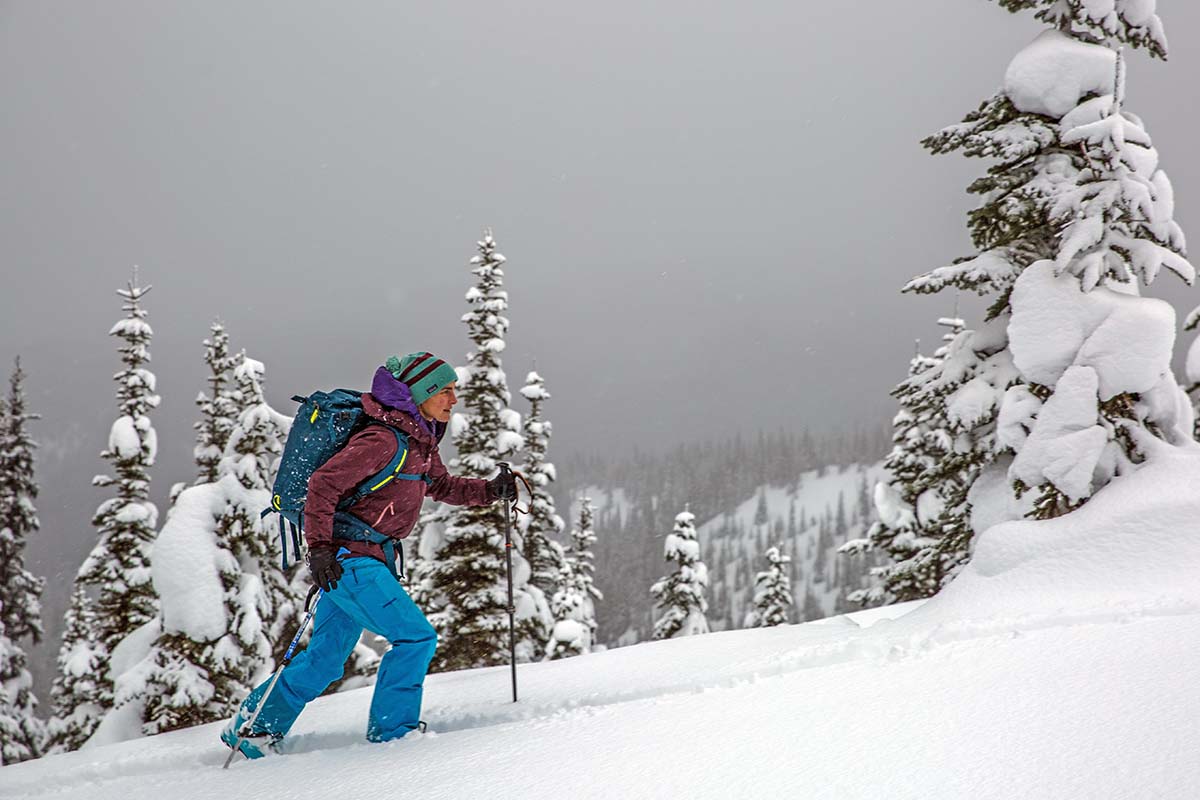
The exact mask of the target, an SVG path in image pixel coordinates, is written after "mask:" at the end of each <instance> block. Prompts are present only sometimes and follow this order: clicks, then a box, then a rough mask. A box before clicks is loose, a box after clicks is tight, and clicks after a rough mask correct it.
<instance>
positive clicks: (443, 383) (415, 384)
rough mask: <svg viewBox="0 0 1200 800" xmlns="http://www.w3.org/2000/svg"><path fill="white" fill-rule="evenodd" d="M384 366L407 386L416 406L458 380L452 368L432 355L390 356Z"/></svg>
mask: <svg viewBox="0 0 1200 800" xmlns="http://www.w3.org/2000/svg"><path fill="white" fill-rule="evenodd" d="M385 366H386V367H387V370H388V372H390V373H392V377H393V378H395V379H396V380H398V381H400V382H401V383H403V384H405V385H406V386H408V388H409V391H411V392H412V396H413V401H414V402H415V403H416V404H417V405H420V404H421V403H424V402H425V401H426V400H428V399H429V398H431V397H433V396H434V395H435V394H437V393H438V392H440V391H441V390H442V389H445V388H446V387H447V386H448V385H449V384H451V383H453V382H454V381H456V380H458V373H457V372H455V371H454V367H452V366H450V365H449V364H447V363H446V362H445V361H443V360H442V359H440V358H438V357H437V356H435V355H434V354H433V353H409V354H408V355H406V356H405V357H404V358H397V357H396V356H392V357H391V358H389V359H388V360H387V364H385Z"/></svg>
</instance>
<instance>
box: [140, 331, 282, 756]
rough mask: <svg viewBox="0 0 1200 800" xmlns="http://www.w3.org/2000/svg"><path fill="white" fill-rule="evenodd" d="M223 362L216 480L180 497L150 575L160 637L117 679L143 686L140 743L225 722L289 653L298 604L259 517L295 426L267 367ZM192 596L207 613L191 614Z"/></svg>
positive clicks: (239, 360)
mask: <svg viewBox="0 0 1200 800" xmlns="http://www.w3.org/2000/svg"><path fill="white" fill-rule="evenodd" d="M229 363H230V365H231V366H230V369H229V375H228V378H229V380H230V381H232V382H233V388H231V389H229V390H225V391H224V396H225V397H226V398H229V399H230V400H231V401H233V402H236V404H237V405H236V406H234V407H233V409H232V410H233V419H234V425H233V427H232V428H231V429H230V430H229V431H228V432H227V434H226V435H225V443H224V446H223V452H222V454H221V458H220V459H219V460H218V461H217V464H216V479H215V480H214V481H211V482H208V483H201V484H197V485H195V486H192V487H190V488H188V489H187V490H185V491H184V492H183V493H182V494H181V495H180V496H179V500H178V502H177V504H176V505H175V507H174V508H173V509H172V511H171V512H170V514H169V515H168V519H167V523H166V524H165V525H164V526H163V529H162V531H161V532H160V534H159V543H160V551H159V554H158V556H157V558H156V559H155V565H154V578H155V585H156V587H158V589H159V593H160V595H161V596H162V610H163V614H162V617H163V624H162V631H161V633H160V634H159V635H158V637H157V639H156V640H155V642H154V646H153V647H152V649H151V651H150V653H149V655H148V656H147V657H146V659H145V662H146V663H145V664H143V665H139V666H138V668H137V669H136V671H132V672H131V674H130V675H129V676H128V677H127V678H119V679H118V684H121V683H123V682H124V681H125V680H128V681H129V682H133V681H141V682H143V683H144V686H145V689H144V707H143V711H142V720H143V725H142V730H143V732H144V733H146V734H154V733H160V732H163V731H169V730H176V729H178V728H183V727H189V726H192V725H199V724H202V723H206V722H212V721H215V720H219V719H224V718H225V717H228V716H229V715H230V714H231V713H232V712H233V711H234V709H235V708H236V706H237V704H238V703H239V702H240V701H241V699H242V697H244V696H245V694H246V693H248V692H249V690H250V689H251V688H252V686H253V685H254V684H255V683H256V682H257V681H258V680H259V679H261V678H262V677H264V676H265V674H267V673H268V672H269V671H270V669H271V667H272V666H273V665H274V663H275V657H276V655H278V653H277V652H275V651H279V650H281V649H282V648H284V647H286V646H287V643H288V642H286V641H282V640H283V638H284V637H285V636H287V637H288V639H289V640H290V635H291V630H290V623H293V622H294V621H295V618H296V617H297V615H298V611H299V608H300V606H301V604H302V598H301V597H297V591H298V590H297V589H296V588H295V587H293V586H292V585H291V583H290V582H289V576H288V574H285V573H284V571H283V569H282V566H281V553H280V550H279V546H278V545H277V544H276V543H277V542H278V537H277V536H276V535H275V531H274V530H271V531H268V530H264V527H263V522H262V518H261V516H260V513H259V512H260V511H261V510H262V509H263V508H266V507H267V506H268V505H269V504H270V487H271V480H272V476H273V474H274V469H275V464H276V462H277V459H278V458H279V456H280V454H281V452H282V449H283V442H284V440H285V439H286V438H287V433H288V430H289V428H290V424H291V420H290V419H288V418H287V417H285V416H283V415H281V414H279V413H278V412H276V411H275V410H274V409H273V408H272V407H271V406H270V405H269V404H268V403H267V401H266V399H265V396H264V393H263V375H264V371H265V370H264V367H263V364H262V362H260V361H257V360H255V359H251V358H248V357H247V356H246V354H245V352H244V351H243V352H241V353H239V354H238V355H237V356H235V357H233V358H232V359H229ZM217 391H218V390H216V389H214V392H217ZM291 569H292V570H296V571H300V572H302V571H303V569H302V568H300V567H296V566H293V567H291ZM202 581H203V582H204V583H203V584H202V583H201V582H202ZM198 585H201V586H202V588H197V586H198ZM299 591H301V592H302V591H303V590H302V589H300V590H299ZM198 594H202V595H203V599H202V601H203V602H204V603H208V604H210V605H209V607H208V608H209V613H205V614H198V613H195V611H194V607H195V605H196V604H197V602H200V599H199V598H198V597H197V595H198ZM126 694H127V695H132V692H127V693H126Z"/></svg>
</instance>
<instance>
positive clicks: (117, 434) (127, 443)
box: [108, 415, 142, 460]
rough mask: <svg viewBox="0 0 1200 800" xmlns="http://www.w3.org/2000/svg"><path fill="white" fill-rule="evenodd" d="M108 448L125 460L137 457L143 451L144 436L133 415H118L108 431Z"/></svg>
mask: <svg viewBox="0 0 1200 800" xmlns="http://www.w3.org/2000/svg"><path fill="white" fill-rule="evenodd" d="M108 450H109V452H110V453H116V454H117V456H118V457H119V458H121V459H123V460H129V459H133V458H137V456H138V454H139V453H141V452H142V438H141V436H140V435H139V434H138V429H137V425H136V424H134V421H133V417H130V416H128V415H125V416H121V417H117V419H116V421H115V422H113V424H112V429H111V430H110V431H109V433H108Z"/></svg>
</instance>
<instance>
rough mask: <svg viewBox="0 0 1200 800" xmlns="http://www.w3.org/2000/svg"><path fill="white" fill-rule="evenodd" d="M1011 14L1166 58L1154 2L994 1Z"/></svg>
mask: <svg viewBox="0 0 1200 800" xmlns="http://www.w3.org/2000/svg"><path fill="white" fill-rule="evenodd" d="M997 2H999V3H1000V5H1001V6H1002V7H1003V8H1007V9H1008V10H1009V11H1011V12H1013V13H1017V12H1019V11H1027V10H1029V11H1036V12H1037V13H1036V14H1035V16H1036V17H1037V18H1038V19H1040V20H1042V21H1043V22H1047V23H1049V24H1050V25H1052V26H1053V27H1055V28H1058V29H1059V30H1062V31H1065V32H1069V33H1071V35H1072V36H1075V37H1076V38H1078V39H1081V40H1082V41H1090V42H1098V43H1106V42H1120V43H1122V44H1128V45H1130V46H1132V47H1144V48H1146V49H1147V50H1148V51H1149V52H1150V54H1151V55H1153V56H1156V57H1158V58H1161V59H1164V60H1165V59H1166V57H1167V37H1166V33H1164V31H1163V24H1162V20H1161V19H1159V18H1158V15H1157V14H1155V13H1153V12H1154V2H1153V1H1152V2H1149V3H1147V2H1146V0H1107V2H1099V3H1097V2H1094V0H1093V1H1092V2H1089V0H997Z"/></svg>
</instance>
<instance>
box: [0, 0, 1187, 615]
mask: <svg viewBox="0 0 1200 800" xmlns="http://www.w3.org/2000/svg"><path fill="white" fill-rule="evenodd" d="M1159 6H1160V7H1159V11H1160V13H1161V14H1162V16H1163V18H1164V20H1165V22H1166V25H1167V30H1168V33H1169V36H1170V40H1171V54H1172V56H1171V61H1170V62H1169V63H1167V64H1161V63H1159V62H1151V61H1150V60H1149V59H1148V58H1146V57H1145V56H1144V55H1143V54H1141V53H1136V54H1134V55H1133V56H1132V57H1131V64H1130V75H1129V101H1128V104H1127V106H1128V108H1130V109H1131V110H1134V111H1135V112H1137V113H1139V114H1140V115H1141V116H1142V117H1143V118H1144V119H1145V120H1146V123H1147V126H1148V129H1149V131H1150V133H1151V135H1152V136H1153V137H1154V140H1155V143H1156V145H1157V146H1158V148H1159V150H1160V151H1161V154H1162V164H1163V166H1164V168H1165V169H1166V170H1167V171H1168V173H1169V174H1170V176H1171V177H1172V179H1173V181H1174V184H1175V187H1176V192H1177V198H1178V208H1177V215H1176V217H1177V219H1178V221H1179V222H1180V223H1181V224H1182V225H1183V228H1184V231H1185V232H1186V233H1190V234H1192V235H1193V236H1195V237H1200V211H1198V208H1200V203H1198V201H1197V197H1200V159H1198V158H1197V156H1196V155H1195V149H1194V148H1195V142H1196V139H1195V131H1196V130H1197V127H1198V126H1197V116H1198V114H1200V112H1198V111H1197V109H1196V104H1195V102H1194V96H1195V85H1194V81H1195V79H1196V77H1197V76H1198V75H1200V67H1198V57H1197V49H1198V47H1200V8H1198V7H1197V4H1196V3H1194V2H1166V1H1165V0H1164V2H1163V3H1160V4H1159ZM1040 30H1042V25H1041V24H1040V23H1037V22H1036V21H1035V20H1034V19H1033V18H1032V15H1029V14H1024V15H1019V16H1014V15H1010V14H1008V13H1007V12H1005V11H1003V10H1002V9H1000V8H999V7H998V6H997V5H996V4H995V3H992V2H986V1H985V0H923V1H922V2H903V3H902V2H887V1H885V0H838V2H795V1H794V0H789V1H788V2H784V1H783V0H778V1H776V2H743V3H736V4H735V3H727V2H711V1H709V0H701V1H699V2H698V1H697V0H689V1H688V2H682V1H680V2H658V3H644V2H633V1H632V0H612V1H610V2H605V3H589V4H586V5H585V4H581V3H563V2H537V3H512V2H494V1H493V2H488V3H475V4H468V3H404V4H400V3H393V4H387V3H363V2H327V3H312V2H306V3H295V2H238V3H233V2H186V3H185V2H161V0H153V1H151V0H147V1H146V2H125V1H123V0H122V1H113V0H110V2H106V3H85V2H71V3H68V2H56V1H52V0H46V1H45V2H43V1H41V0H39V1H37V2H35V1H34V0H27V1H26V2H8V3H4V4H3V5H0V107H2V108H3V115H2V117H0V148H2V150H3V153H4V158H3V159H0V204H2V206H0V248H2V250H0V253H2V254H3V270H4V273H3V274H4V283H3V290H2V293H0V359H3V361H4V362H6V363H7V362H9V360H10V359H11V358H12V357H13V356H15V355H17V354H20V355H21V356H22V358H23V359H24V362H25V366H26V368H27V370H28V372H29V374H30V377H29V382H28V389H29V396H30V404H31V407H32V408H33V410H36V411H38V412H39V413H41V414H42V415H43V417H44V419H43V420H42V421H41V422H40V423H38V424H37V425H36V426H35V427H34V435H35V437H36V438H37V439H38V440H39V441H40V442H41V444H42V450H41V451H40V453H39V461H38V465H39V477H40V479H41V486H42V491H43V495H42V498H41V499H40V500H39V503H38V506H39V510H40V512H41V514H40V516H41V519H42V522H43V537H42V539H41V540H40V541H38V542H34V543H32V544H31V547H30V559H31V563H32V565H33V566H34V568H35V569H36V570H38V571H39V572H40V573H41V574H48V575H51V576H52V580H57V581H59V582H60V583H61V582H69V580H70V579H71V577H72V576H73V574H74V570H75V568H76V566H77V565H78V563H79V562H80V560H81V559H82V557H83V556H84V554H85V553H86V552H87V550H88V549H90V548H91V546H92V544H93V543H94V531H93V530H92V529H91V527H90V526H89V519H90V516H91V514H92V512H93V511H94V509H95V506H96V504H97V502H99V500H100V499H102V497H103V495H102V494H101V493H99V492H97V491H96V490H93V489H91V488H90V486H89V482H90V479H91V476H92V475H94V474H95V473H96V472H99V471H101V470H102V469H104V466H105V465H104V464H103V462H102V461H101V460H100V459H99V458H98V453H99V451H100V450H101V449H102V448H103V446H104V442H105V438H106V436H107V431H108V427H109V425H110V424H111V422H112V420H113V418H114V416H115V408H116V403H115V399H114V396H113V392H114V385H113V383H112V382H111V380H110V379H111V376H112V374H113V372H115V371H116V369H118V368H119V364H118V360H117V355H116V351H115V344H116V342H115V341H114V340H112V339H110V338H109V337H107V336H106V335H105V334H106V333H107V331H108V329H109V327H110V326H111V325H112V323H113V322H114V321H115V320H116V319H117V318H118V317H119V316H120V315H121V311H120V301H119V299H118V298H117V297H116V295H115V294H114V291H115V290H116V289H117V288H119V287H121V286H122V285H123V284H124V282H125V281H126V280H127V279H128V277H129V275H130V270H131V267H132V266H133V265H134V264H139V265H141V273H142V276H143V279H144V282H148V283H151V284H153V285H154V290H153V291H152V292H151V293H150V295H149V296H148V298H147V301H146V307H147V308H148V309H149V312H150V322H151V324H152V325H153V327H154V329H155V331H156V336H155V339H154V342H153V359H154V360H153V364H152V368H153V370H154V371H155V373H156V374H157V375H158V378H159V390H160V393H161V395H162V397H163V404H162V407H161V409H160V410H159V412H158V413H157V414H156V416H155V417H154V424H155V426H156V428H157V429H158V434H159V440H160V447H161V451H160V456H161V457H160V464H159V467H158V468H157V469H156V471H155V473H154V481H155V483H154V491H155V499H156V500H157V501H158V502H159V503H160V505H165V503H164V497H165V493H166V490H167V488H168V487H169V486H170V484H171V483H172V482H174V481H178V480H189V479H190V478H191V477H192V469H193V468H192V464H191V448H192V442H193V432H192V430H191V427H190V426H191V423H192V421H193V420H194V418H195V407H194V406H193V405H192V401H193V399H194V397H195V395H196V394H197V392H198V391H200V390H201V389H202V388H203V380H204V367H203V363H202V361H201V352H202V348H201V344H200V342H201V340H202V339H203V338H204V336H205V335H206V334H207V330H208V325H209V323H210V321H211V320H212V319H213V318H214V317H218V316H219V317H221V318H222V319H223V320H224V321H225V323H226V325H227V327H228V329H229V331H230V334H231V336H232V339H233V344H234V346H235V347H237V348H240V347H245V348H247V350H248V351H249V353H250V354H251V355H252V356H254V357H256V358H258V359H260V360H262V361H264V362H265V363H266V365H267V378H268V387H267V388H268V396H269V398H270V399H271V400H272V402H274V403H275V404H276V406H277V407H278V408H280V409H281V410H283V411H285V412H290V411H291V409H292V408H293V406H292V405H291V403H290V402H288V400H287V398H289V397H290V396H291V395H292V394H295V393H297V392H307V391H309V390H312V389H316V388H329V387H333V386H359V387H362V386H364V385H365V384H366V382H367V381H368V380H369V377H370V374H371V372H372V370H373V368H374V367H375V366H376V365H377V364H379V363H381V362H382V361H383V359H385V358H386V357H387V356H388V355H390V354H392V353H404V352H408V351H412V350H417V349H429V350H433V351H434V352H437V353H439V354H441V355H444V356H446V357H449V358H450V359H451V360H453V361H455V362H458V363H461V362H462V360H463V356H464V355H465V353H466V352H467V350H468V342H467V340H466V337H465V329H464V326H463V325H462V324H461V323H460V322H459V318H460V316H461V315H462V314H463V313H464V311H465V310H466V304H465V303H464V301H463V293H464V292H465V291H466V289H467V288H468V286H469V285H470V283H471V279H472V276H471V275H470V274H469V272H468V267H467V264H466V262H467V260H468V259H469V258H470V257H471V256H472V255H473V254H474V243H475V241H476V240H477V238H478V237H479V235H480V232H481V230H482V229H483V227H484V226H489V225H490V226H492V227H493V228H494V230H495V234H496V237H497V241H498V243H499V248H500V250H501V251H502V252H503V253H504V254H505V255H506V256H507V257H508V259H509V262H508V270H507V273H508V277H507V288H508V289H509V292H510V295H511V309H510V318H511V320H512V330H511V336H510V339H509V350H508V352H507V354H506V356H505V368H506V370H507V372H508V376H509V381H510V386H511V387H512V388H513V389H514V390H515V389H517V388H519V386H520V384H521V382H522V380H523V379H524V376H525V373H526V372H527V370H528V369H529V368H530V367H531V365H532V364H533V361H534V359H536V361H537V367H538V370H539V371H540V372H541V373H542V374H543V375H544V377H545V378H546V380H547V385H548V389H549V390H550V391H551V393H552V394H553V396H554V397H553V400H551V401H550V402H549V403H548V404H547V408H546V411H547V415H548V416H549V418H550V419H551V420H552V421H553V422H554V425H555V438H554V442H553V444H552V447H553V449H552V451H551V457H552V458H554V457H555V456H557V457H558V459H559V460H562V459H563V458H564V457H565V455H566V454H568V453H573V452H579V451H586V450H595V449H603V450H604V451H605V452H606V453H607V454H608V455H609V456H610V457H619V456H620V454H621V453H622V452H628V451H629V450H631V449H632V448H633V447H641V448H643V449H658V448H662V447H665V446H669V445H673V444H676V443H680V442H684V441H687V440H691V439H695V438H698V437H718V438H719V437H723V436H726V435H731V434H732V433H734V432H736V431H743V432H753V431H755V430H758V429H760V428H767V429H773V428H776V427H781V426H782V427H784V428H790V429H799V428H800V427H802V426H809V427H811V428H814V429H818V430H819V429H823V428H826V427H831V426H833V427H836V426H843V425H855V424H860V423H868V424H873V423H876V422H880V421H886V420H887V419H888V418H889V417H890V415H891V413H892V412H893V409H894V406H893V403H892V401H891V400H890V398H888V396H887V392H888V390H889V389H890V388H891V387H892V386H893V385H894V384H895V383H896V382H897V380H899V379H900V378H901V377H902V376H903V374H904V371H905V367H906V363H907V359H908V358H909V356H910V355H911V353H912V349H913V339H914V338H917V337H920V338H922V339H923V340H924V341H926V342H927V343H930V345H931V346H932V343H933V342H934V341H935V339H936V337H937V336H938V334H939V332H938V330H937V329H936V328H935V327H934V325H933V321H934V320H935V319H936V317H938V316H941V315H946V314H948V313H950V312H951V310H952V308H953V303H954V298H953V297H949V296H948V297H944V298H936V299H930V298H915V297H909V296H902V295H900V293H899V288H900V286H901V285H902V284H903V283H904V282H905V281H906V280H907V279H908V278H909V277H911V276H912V275H915V274H918V273H920V272H922V271H925V270H927V269H929V268H932V267H936V266H940V265H942V264H945V263H948V262H949V261H950V260H951V259H953V258H954V257H955V256H958V255H962V254H964V253H966V252H969V243H968V240H967V236H966V230H965V225H964V219H965V218H964V214H965V212H966V211H967V210H968V209H969V208H970V207H971V206H972V205H973V200H972V199H971V198H969V197H968V196H967V195H966V194H965V192H964V189H965V187H966V185H967V184H968V183H969V181H970V180H971V179H972V178H974V177H975V176H977V175H979V174H981V173H982V170H983V168H984V165H983V164H982V163H980V162H972V161H967V160H966V159H963V158H961V157H956V156H950V157H941V158H934V157H932V156H929V155H926V154H925V153H924V152H923V151H922V150H921V149H920V148H919V146H918V141H919V139H920V138H922V137H923V136H925V135H927V134H929V133H932V132H933V131H935V130H937V129H938V128H939V127H941V126H943V125H946V124H950V123H953V122H956V121H958V120H959V119H961V117H962V116H963V114H964V113H966V112H967V111H969V110H971V109H973V108H974V107H976V106H977V105H978V104H979V103H980V102H981V101H982V100H984V99H985V98H987V97H989V96H990V95H991V93H992V92H993V91H994V90H995V89H996V88H997V87H998V86H999V85H1000V82H1001V80H1002V77H1003V74H1004V69H1005V67H1006V66H1007V64H1008V62H1009V60H1010V59H1011V58H1012V56H1013V55H1014V54H1015V53H1016V52H1017V51H1018V50H1019V49H1020V48H1021V47H1022V46H1024V44H1026V43H1027V42H1028V41H1030V40H1031V39H1032V38H1033V37H1034V36H1035V35H1036V34H1037V33H1038V32H1039V31H1040ZM1152 293H1155V294H1158V295H1159V296H1165V297H1167V298H1168V299H1170V300H1172V302H1173V303H1175V305H1176V308H1177V309H1179V310H1180V311H1186V310H1188V309H1190V308H1191V306H1192V305H1194V304H1196V303H1197V302H1200V296H1197V295H1196V294H1195V293H1194V292H1193V291H1191V290H1187V289H1184V288H1181V286H1180V285H1179V283H1178V281H1177V280H1175V278H1174V277H1173V276H1171V275H1164V276H1163V277H1162V278H1161V280H1160V281H1159V282H1158V284H1157V285H1156V287H1155V288H1154V290H1153V292H1152ZM979 307H980V305H979V303H978V302H970V301H968V300H964V306H963V310H964V313H965V314H966V315H967V316H968V321H969V322H973V321H976V320H977V318H978V309H979ZM5 372H7V370H5ZM517 407H518V408H519V409H520V410H522V411H523V410H524V408H523V405H522V404H521V403H517ZM881 455H882V454H881ZM563 477H564V479H566V480H569V476H563ZM53 576H61V577H60V578H55V577H53ZM60 608H61V607H60V606H59V607H58V609H60ZM48 610H49V611H51V612H52V613H56V607H55V604H54V603H51V608H50V609H48ZM51 624H52V626H53V624H54V623H53V622H52V623H51Z"/></svg>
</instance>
